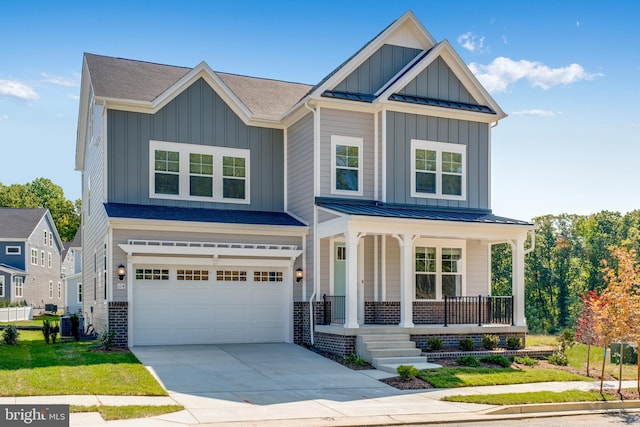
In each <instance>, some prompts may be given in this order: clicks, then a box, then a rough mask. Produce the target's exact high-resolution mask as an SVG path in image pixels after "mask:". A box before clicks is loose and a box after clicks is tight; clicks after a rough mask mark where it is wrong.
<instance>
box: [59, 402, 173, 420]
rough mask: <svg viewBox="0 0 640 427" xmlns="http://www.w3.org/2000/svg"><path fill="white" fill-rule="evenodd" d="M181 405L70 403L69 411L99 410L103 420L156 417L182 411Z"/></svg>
mask: <svg viewBox="0 0 640 427" xmlns="http://www.w3.org/2000/svg"><path fill="white" fill-rule="evenodd" d="M183 409H184V406H182V405H162V406H75V405H71V407H70V412H72V413H77V412H99V413H100V415H101V416H102V418H103V419H104V420H105V421H111V420H129V419H132V418H147V417H156V416H158V415H164V414H169V413H171V412H178V411H182V410H183Z"/></svg>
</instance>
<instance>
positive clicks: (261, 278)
mask: <svg viewBox="0 0 640 427" xmlns="http://www.w3.org/2000/svg"><path fill="white" fill-rule="evenodd" d="M282 280H283V276H282V271H254V272H253V281H254V282H282Z"/></svg>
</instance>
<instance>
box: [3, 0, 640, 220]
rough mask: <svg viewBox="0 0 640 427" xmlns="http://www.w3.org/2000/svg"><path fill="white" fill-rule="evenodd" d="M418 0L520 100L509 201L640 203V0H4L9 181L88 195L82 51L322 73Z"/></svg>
mask: <svg viewBox="0 0 640 427" xmlns="http://www.w3.org/2000/svg"><path fill="white" fill-rule="evenodd" d="M408 9H410V10H412V11H413V12H414V14H415V15H416V16H417V18H418V19H419V20H420V21H421V22H422V23H423V24H424V26H425V27H426V28H427V30H428V31H429V32H430V33H431V34H432V35H433V36H434V38H435V39H436V40H438V41H440V40H443V39H448V40H449V41H450V42H451V43H452V45H453V46H454V48H455V49H456V50H457V51H458V53H459V54H460V55H461V56H462V58H463V59H464V60H465V62H466V63H467V64H469V65H470V67H471V68H472V70H473V71H474V73H476V75H477V76H478V78H479V79H480V80H481V81H482V82H483V83H484V84H485V85H486V87H487V89H489V91H490V92H491V94H492V96H493V97H494V98H495V99H496V101H497V102H498V103H499V104H500V105H501V107H502V108H503V110H505V112H507V113H508V114H509V117H507V118H506V119H504V120H502V121H501V122H500V123H499V125H498V126H497V127H496V128H495V129H494V131H493V139H492V170H493V175H492V200H493V203H492V207H493V210H494V212H495V213H497V214H499V215H503V216H510V217H515V218H519V219H530V218H532V217H534V216H537V215H542V214H547V213H553V214H557V213H563V212H566V213H578V214H589V213H594V212H598V211H600V210H604V209H606V210H613V211H620V212H627V211H629V210H634V209H640V203H639V197H638V196H639V194H640V190H639V189H638V188H640V165H639V163H640V137H639V136H638V135H639V134H640V112H639V111H638V105H639V102H638V96H639V95H640V49H639V48H638V44H639V43H640V26H639V25H638V22H639V21H640V2H638V1H632V0H629V1H607V2H604V1H600V2H595V1H584V0H582V1H557V0H556V1H541V0H540V1H535V2H520V1H504V2H492V1H483V2H478V1H457V2H449V1H439V2H436V1H432V0H420V1H400V0H396V1H371V0H370V1H349V0H342V1H322V2H304V1H292V2H278V1H271V2H265V1H256V2H251V1H241V0H238V1H234V2H224V3H223V2H216V1H206V2H205V1H202V2H195V1H188V0H183V1H179V2H171V1H162V2H158V1H132V0H129V1H110V2H108V3H102V4H98V3H95V2H94V3H91V2H74V1H65V2H51V1H46V2H45V1H42V2H40V1H24V2H18V1H14V2H13V3H9V2H5V3H4V4H3V6H2V12H1V13H0V39H1V40H3V43H2V45H1V46H0V147H1V148H2V151H1V152H2V155H1V158H2V162H1V163H0V165H1V166H0V182H2V183H3V184H5V185H10V184H14V183H19V184H24V183H26V182H30V181H32V180H33V179H35V178H38V177H46V178H50V179H51V180H52V181H53V182H54V183H56V184H58V185H60V186H62V188H63V189H64V191H65V195H66V197H67V198H69V199H76V198H79V197H80V173H79V172H77V171H74V156H75V141H76V129H77V116H78V95H79V92H80V88H79V80H80V72H81V65H82V54H83V52H91V53H96V54H102V55H110V56H117V57H123V58H131V59H139V60H145V61H151V62H158V63H164V64H171V65H181V66H190V67H193V66H195V65H197V64H198V63H199V62H201V61H203V60H204V61H206V62H207V63H208V64H209V65H210V66H211V67H212V68H213V69H214V70H216V71H225V72H230V73H237V74H246V75H251V76H259V77H267V78H274V79H280V80H288V81H296V82H302V83H309V84H315V83H317V82H318V81H320V80H321V79H322V78H323V77H324V76H325V75H326V74H328V73H329V72H330V71H331V70H332V69H334V68H335V67H336V66H337V65H339V64H340V63H342V62H343V61H344V60H345V59H346V58H348V57H349V56H350V55H352V54H353V53H354V52H355V51H356V50H358V49H359V48H360V47H361V46H362V45H363V44H364V43H366V42H367V41H368V40H369V39H371V38H372V37H373V36H375V35H376V34H378V33H379V32H380V31H381V30H382V29H383V28H385V27H386V26H387V25H388V24H390V23H391V22H392V21H393V20H395V19H396V18H398V17H399V16H400V15H402V14H403V13H404V12H405V11H406V10H408Z"/></svg>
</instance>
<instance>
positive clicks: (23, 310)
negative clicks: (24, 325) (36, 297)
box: [0, 307, 33, 322]
mask: <svg viewBox="0 0 640 427" xmlns="http://www.w3.org/2000/svg"><path fill="white" fill-rule="evenodd" d="M32 319H33V311H32V310H31V307H9V308H0V322H14V321H18V320H32Z"/></svg>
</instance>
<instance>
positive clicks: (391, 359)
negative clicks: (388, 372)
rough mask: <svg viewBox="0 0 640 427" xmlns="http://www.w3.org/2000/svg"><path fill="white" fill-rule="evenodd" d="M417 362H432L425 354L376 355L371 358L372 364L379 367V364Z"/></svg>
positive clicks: (408, 363)
mask: <svg viewBox="0 0 640 427" xmlns="http://www.w3.org/2000/svg"><path fill="white" fill-rule="evenodd" d="M417 363H430V362H428V361H427V358H426V357H424V356H414V357H376V358H374V359H372V360H371V365H372V366H373V367H374V368H376V369H377V368H378V365H414V366H415V365H416V364H417Z"/></svg>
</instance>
